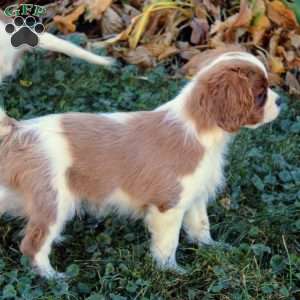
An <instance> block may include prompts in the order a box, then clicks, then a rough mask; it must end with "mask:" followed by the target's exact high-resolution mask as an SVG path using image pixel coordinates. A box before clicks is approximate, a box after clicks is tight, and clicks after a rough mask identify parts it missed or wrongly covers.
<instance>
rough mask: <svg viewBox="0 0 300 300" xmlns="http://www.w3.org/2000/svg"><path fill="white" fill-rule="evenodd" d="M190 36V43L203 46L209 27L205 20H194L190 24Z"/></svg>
mask: <svg viewBox="0 0 300 300" xmlns="http://www.w3.org/2000/svg"><path fill="white" fill-rule="evenodd" d="M191 27H192V34H191V43H193V44H195V45H199V44H203V43H205V42H206V41H207V38H208V31H209V26H208V23H207V20H206V19H198V18H194V19H193V20H192V22H191Z"/></svg>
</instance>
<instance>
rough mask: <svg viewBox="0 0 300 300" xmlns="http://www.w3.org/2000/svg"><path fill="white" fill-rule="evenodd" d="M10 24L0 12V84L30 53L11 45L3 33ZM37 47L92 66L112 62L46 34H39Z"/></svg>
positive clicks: (5, 33) (109, 59)
mask: <svg viewBox="0 0 300 300" xmlns="http://www.w3.org/2000/svg"><path fill="white" fill-rule="evenodd" d="M11 22H12V19H10V18H8V17H6V16H5V15H4V14H3V12H2V11H1V10H0V45H1V47H0V83H1V82H2V80H3V79H4V78H5V77H6V76H10V75H13V74H14V72H15V71H16V69H17V68H18V66H19V64H20V61H21V58H22V56H23V54H24V53H25V52H26V51H30V47H29V46H20V47H18V48H15V47H13V46H12V45H11V41H10V39H11V36H10V35H9V34H8V33H7V32H6V31H5V26H6V24H8V23H11ZM38 46H39V47H40V48H42V49H45V50H50V51H56V52H60V53H64V54H66V55H68V56H72V57H76V58H80V59H83V60H86V61H87V62H90V63H93V64H98V65H110V64H112V63H113V62H114V60H113V59H112V58H109V57H103V56H98V55H96V54H93V53H91V52H89V51H87V50H84V49H83V48H80V47H78V46H76V45H74V44H72V43H70V42H68V41H65V40H63V39H60V38H58V37H56V36H55V35H53V34H50V33H47V32H44V33H41V34H39V45H38Z"/></svg>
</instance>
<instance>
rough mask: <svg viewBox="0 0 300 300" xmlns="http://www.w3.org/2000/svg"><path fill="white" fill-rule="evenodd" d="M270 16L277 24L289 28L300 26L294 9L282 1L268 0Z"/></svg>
mask: <svg viewBox="0 0 300 300" xmlns="http://www.w3.org/2000/svg"><path fill="white" fill-rule="evenodd" d="M267 7H268V16H269V18H270V19H271V21H273V22H274V23H275V24H277V25H279V26H283V27H285V28H288V29H294V28H296V27H297V26H298V22H297V19H296V16H295V14H294V12H293V11H292V10H290V9H289V8H288V7H286V6H285V5H284V4H283V2H282V1H279V0H275V1H272V2H268V6H267Z"/></svg>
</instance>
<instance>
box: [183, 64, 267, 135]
mask: <svg viewBox="0 0 300 300" xmlns="http://www.w3.org/2000/svg"><path fill="white" fill-rule="evenodd" d="M267 86H268V83H267V79H266V77H265V75H264V73H263V71H262V70H260V69H259V68H258V67H256V66H253V65H252V64H250V63H247V62H241V61H234V60H233V61H229V62H223V63H219V64H218V65H217V66H215V67H214V68H212V69H211V70H208V72H206V73H204V74H203V76H201V77H200V78H198V79H197V82H196V84H195V87H194V90H193V91H192V92H191V95H190V98H189V99H187V104H186V107H185V109H186V112H187V114H188V116H190V117H191V118H192V120H194V122H195V124H196V127H197V130H198V131H199V132H200V131H201V130H209V129H211V128H214V127H216V126H218V127H221V128H222V129H224V130H225V131H227V132H236V131H238V130H239V129H240V128H241V127H242V126H244V125H252V124H256V123H258V122H260V121H261V120H262V118H263V108H261V107H258V106H257V105H256V103H255V97H256V94H257V91H259V90H260V91H261V90H263V89H265V90H266V89H267Z"/></svg>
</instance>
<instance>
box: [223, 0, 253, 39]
mask: <svg viewBox="0 0 300 300" xmlns="http://www.w3.org/2000/svg"><path fill="white" fill-rule="evenodd" d="M234 16H235V18H232V21H231V22H232V23H231V24H228V25H229V26H228V29H227V30H226V31H225V33H224V37H225V41H226V42H228V43H232V42H235V41H236V40H237V38H238V37H237V36H236V32H237V29H240V28H245V27H246V28H247V27H248V26H249V25H250V22H251V19H252V10H251V8H250V7H249V5H248V1H247V0H241V4H240V11H239V13H238V14H236V15H234ZM234 16H233V17H234ZM241 33H242V34H243V32H242V31H241Z"/></svg>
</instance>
